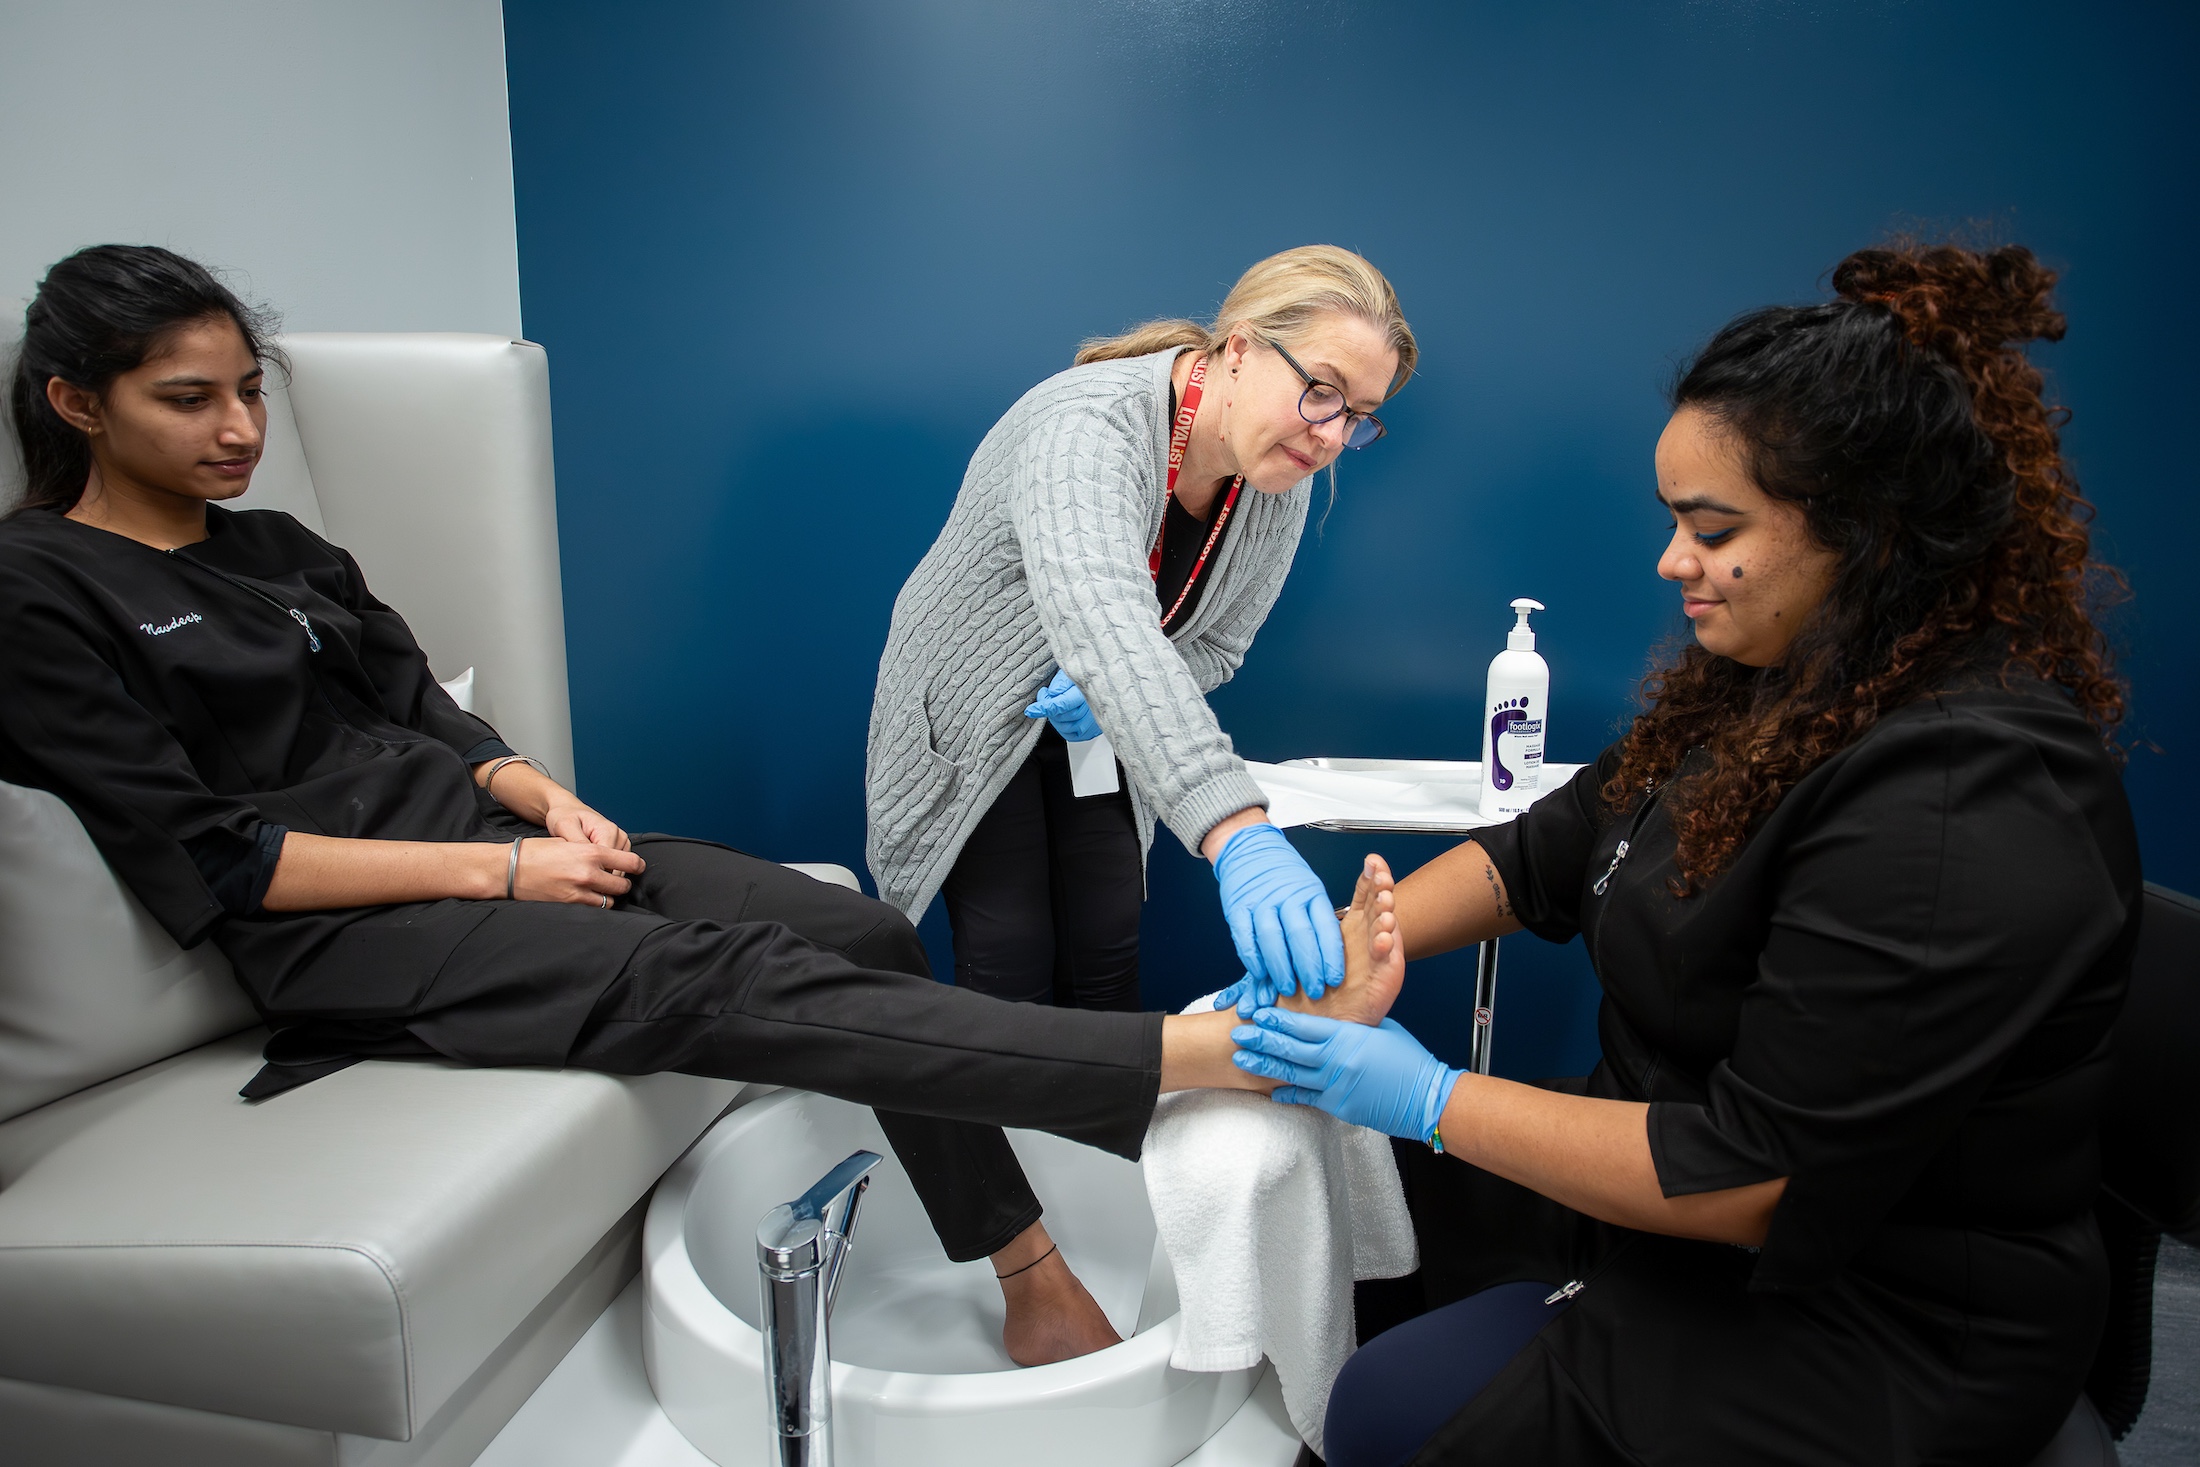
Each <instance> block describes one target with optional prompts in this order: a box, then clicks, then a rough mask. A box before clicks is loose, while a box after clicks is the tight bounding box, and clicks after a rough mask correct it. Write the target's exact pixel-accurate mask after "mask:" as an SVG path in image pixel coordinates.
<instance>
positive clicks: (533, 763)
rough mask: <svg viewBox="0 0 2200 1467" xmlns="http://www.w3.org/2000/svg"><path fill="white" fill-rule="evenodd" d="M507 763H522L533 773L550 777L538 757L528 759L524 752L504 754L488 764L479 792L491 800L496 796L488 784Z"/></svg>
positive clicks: (495, 779) (494, 780) (493, 780)
mask: <svg viewBox="0 0 2200 1467" xmlns="http://www.w3.org/2000/svg"><path fill="white" fill-rule="evenodd" d="M507 764H524V765H526V766H527V767H528V768H530V769H532V770H534V771H535V773H537V774H539V775H541V776H542V777H543V778H544V779H548V778H550V771H549V770H547V769H545V768H543V764H542V761H541V760H540V759H530V758H528V757H527V756H526V755H525V754H506V755H505V756H504V757H503V758H501V759H499V760H497V761H496V762H495V763H493V764H491V765H490V766H489V772H488V773H487V774H485V775H483V776H482V777H481V792H482V793H483V794H485V795H487V796H488V797H489V798H490V799H492V800H495V799H496V797H497V796H496V791H495V790H493V789H491V788H490V786H491V785H493V784H495V783H496V782H497V773H498V771H500V770H501V769H503V768H504V766H505V765H507ZM497 803H498V804H503V803H504V802H503V801H502V800H498V801H497Z"/></svg>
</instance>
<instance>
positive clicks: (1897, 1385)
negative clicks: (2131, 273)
mask: <svg viewBox="0 0 2200 1467" xmlns="http://www.w3.org/2000/svg"><path fill="white" fill-rule="evenodd" d="M1833 282H1834V287H1835V290H1836V291H1837V293H1838V296H1839V299H1837V300H1835V301H1833V302H1831V303H1828V304H1825V305H1820V306H1812V307H1807V308H1796V309H1788V308H1781V309H1774V310H1767V311H1759V312H1757V313H1755V314H1752V315H1749V316H1745V317H1743V318H1741V319H1740V320H1738V321H1736V322H1735V323H1734V324H1733V325H1731V326H1729V327H1727V328H1726V329H1725V330H1724V331H1722V332H1721V333H1719V335H1718V336H1717V337H1716V338H1715V339H1714V340H1713V341H1712V342H1711V344H1710V345H1709V346H1708V347H1707V348H1706V349H1705V350H1704V352H1703V354H1702V355H1701V356H1700V357H1698V358H1697V360H1696V361H1695V363H1694V365H1693V366H1692V367H1691V368H1690V369H1689V370H1688V371H1687V373H1686V374H1685V375H1684V376H1683V377H1682V378H1681V380H1680V382H1679V384H1678V386H1677V388H1676V390H1675V393H1674V407H1675V412H1674V414H1673V418H1672V421H1671V423H1670V424H1669V425H1668V426H1667V428H1666V430H1665V435H1664V437H1663V438H1662V439H1661V440H1660V442H1659V444H1658V450H1657V494H1658V498H1659V500H1660V502H1661V503H1662V504H1663V506H1664V508H1665V509H1666V510H1667V511H1668V512H1669V513H1670V514H1671V515H1672V518H1673V523H1674V531H1673V538H1672V541H1671V543H1670V544H1669V545H1668V546H1667V548H1666V550H1665V553H1664V556H1663V558H1662V559H1661V560H1660V561H1659V563H1658V573H1659V574H1660V575H1662V576H1663V577H1665V579H1667V580H1669V581H1673V582H1675V583H1677V584H1678V586H1679V587H1680V591H1681V596H1682V608H1683V610H1684V611H1685V612H1686V613H1687V614H1688V616H1689V617H1690V619H1691V620H1692V621H1693V622H1694V624H1695V631H1696V640H1697V644H1698V645H1696V646H1694V647H1691V648H1688V649H1687V650H1686V651H1684V652H1683V653H1681V654H1680V656H1679V657H1678V658H1677V659H1676V660H1675V661H1674V662H1673V663H1672V665H1670V666H1668V667H1667V668H1665V669H1664V670H1663V671H1662V672H1659V673H1658V674H1656V675H1655V676H1654V677H1652V679H1651V680H1650V682H1649V684H1648V692H1649V697H1650V703H1649V707H1648V709H1647V710H1646V711H1645V712H1644V713H1643V714H1642V715H1641V716H1640V717H1639V718H1637V719H1636V720H1635V722H1634V725H1633V727H1632V728H1631V729H1629V731H1628V733H1627V735H1626V736H1625V737H1624V738H1623V739H1621V740H1620V742H1618V743H1617V744H1615V745H1613V746H1612V747H1611V748H1610V749H1608V750H1606V751H1605V753H1604V755H1603V757H1602V758H1601V759H1599V760H1598V761H1597V762H1596V764H1595V765H1594V766H1592V767H1591V768H1589V769H1585V770H1583V771H1582V773H1581V774H1580V775H1578V776H1577V777H1576V778H1575V779H1574V780H1573V781H1572V782H1571V783H1570V784H1569V785H1568V786H1566V787H1565V788H1563V789H1560V790H1557V791H1554V792H1552V793H1551V794H1549V795H1548V796H1546V797H1545V798H1544V799H1543V800H1542V802H1541V803H1539V804H1537V805H1536V806H1535V807H1534V808H1533V809H1531V810H1530V811H1529V812H1528V813H1527V814H1526V815H1523V816H1521V817H1520V818H1519V819H1518V820H1516V821H1514V822H1512V823H1511V824H1509V825H1506V826H1502V827H1498V828H1496V829H1494V830H1491V831H1488V832H1485V833H1484V834H1482V835H1480V836H1478V837H1477V838H1476V839H1475V840H1473V841H1470V842H1468V843H1467V844H1465V845H1463V846H1461V847H1459V848H1458V849H1456V850H1454V851H1452V852H1450V853H1449V854H1447V855H1445V856H1443V857H1441V858H1439V859H1438V860H1436V861H1434V862H1431V863H1430V864H1429V865H1428V866H1426V867H1424V868H1422V869H1421V870H1419V871H1417V872H1415V873H1414V874H1413V875H1412V876H1411V877H1409V878H1408V879H1407V880H1406V881H1405V882H1403V883H1402V884H1400V885H1399V886H1398V887H1397V888H1396V891H1395V894H1394V895H1393V894H1392V893H1391V892H1390V890H1389V887H1390V877H1389V873H1388V871H1387V869H1386V868H1385V867H1384V866H1383V864H1382V863H1381V862H1380V861H1379V860H1375V859H1371V860H1370V862H1369V864H1368V869H1367V877H1366V879H1365V880H1364V881H1363V882H1362V892H1361V896H1360V898H1359V901H1360V902H1361V903H1372V904H1373V905H1374V906H1375V907H1377V908H1378V909H1385V910H1380V911H1379V913H1378V915H1377V916H1376V917H1375V919H1374V923H1373V930H1372V934H1371V935H1370V936H1368V937H1366V939H1365V940H1367V941H1370V942H1372V943H1373V944H1374V947H1373V949H1372V951H1371V952H1370V953H1369V954H1367V956H1370V957H1373V958H1376V959H1378V960H1379V968H1378V970H1377V972H1376V974H1375V978H1374V984H1373V986H1375V987H1379V988H1385V989H1392V988H1394V987H1395V985H1396V983H1397V982H1398V981H1399V979H1400V977H1401V976H1402V973H1401V971H1400V970H1401V968H1402V964H1403V961H1404V959H1405V958H1406V957H1408V956H1411V957H1420V956H1424V955H1427V954H1430V953H1437V952H1442V951H1445V950H1446V949H1449V948H1455V947H1459V946H1461V945H1463V944H1466V943H1471V942H1476V941H1481V940H1485V939H1489V938H1493V937H1496V936H1498V935H1500V934H1502V933H1507V932H1516V931H1519V930H1520V929H1521V928H1523V927H1525V928H1526V929H1528V930H1529V931H1531V932H1533V933H1535V934H1537V935H1538V936H1541V937H1546V938H1550V939H1552V940H1554V941H1565V940H1567V939H1569V938H1571V937H1573V936H1574V935H1576V934H1579V935H1580V936H1581V937H1582V939H1583V941H1584V942H1585V943H1586V945H1587V947H1588V950H1589V956H1590V959H1591V961H1592V962H1593V963H1594V964H1595V966H1596V971H1597V976H1598V978H1599V980H1600V981H1601V983H1602V985H1603V988H1604V994H1605V997H1604V1003H1603V1008H1602V1010H1601V1012H1600V1015H1599V1020H1598V1027H1599V1031H1600V1036H1601V1039H1602V1042H1603V1051H1604V1052H1603V1058H1602V1061H1601V1062H1600V1063H1599V1064H1598V1066H1597V1068H1596V1071H1595V1073H1594V1074H1592V1075H1590V1076H1589V1077H1588V1079H1587V1080H1586V1081H1585V1082H1580V1081H1577V1082H1572V1083H1570V1084H1555V1085H1551V1086H1547V1087H1542V1088H1538V1087H1531V1086H1525V1085H1516V1084H1512V1083H1509V1082H1507V1081H1503V1080H1496V1079H1491V1078H1488V1077H1485V1076H1480V1075H1462V1074H1461V1073H1459V1072H1458V1071H1455V1070H1451V1069H1449V1068H1447V1067H1446V1066H1445V1065H1444V1064H1443V1063H1442V1062H1440V1061H1438V1060H1436V1059H1435V1058H1433V1057H1432V1056H1430V1055H1429V1054H1428V1052H1427V1051H1426V1050H1424V1049H1422V1048H1421V1046H1420V1045H1419V1044H1417V1043H1416V1042H1415V1041H1414V1040H1413V1038H1412V1036H1411V1035H1409V1034H1407V1033H1406V1032H1405V1031H1404V1030H1403V1029H1400V1028H1398V1027H1397V1026H1396V1025H1395V1024H1388V1025H1386V1026H1384V1027H1383V1028H1380V1029H1370V1028H1367V1027H1365V1026H1363V1025H1357V1024H1349V1025H1341V1024H1336V1023H1333V1022H1330V1021H1328V1020H1326V1019H1321V1018H1310V1017H1301V1016H1298V1015H1294V1014H1289V1013H1282V1012H1279V1011H1277V1010H1274V1009H1265V1010H1261V1011H1260V1012H1258V1013H1257V1014H1256V1015H1255V1023H1254V1024H1251V1025H1248V1026H1246V1027H1245V1028H1244V1029H1242V1030H1241V1031H1239V1032H1240V1034H1241V1035H1242V1038H1241V1040H1240V1042H1241V1043H1243V1044H1245V1045H1246V1046H1248V1048H1249V1050H1250V1051H1252V1052H1249V1053H1247V1054H1246V1055H1244V1056H1243V1060H1242V1062H1243V1063H1245V1064H1246V1065H1247V1066H1248V1067H1249V1068H1251V1069H1253V1070H1254V1071H1256V1072H1258V1073H1260V1074H1262V1075H1264V1076H1267V1077H1270V1078H1274V1079H1279V1080H1285V1081H1288V1082H1289V1083H1290V1084H1291V1085H1293V1086H1295V1087H1297V1088H1296V1089H1293V1090H1288V1091H1280V1092H1278V1095H1277V1098H1278V1099H1281V1100H1294V1101H1302V1102H1311V1103H1313V1104H1316V1105H1320V1106H1322V1107H1323V1108H1324V1109H1327V1110H1329V1111H1331V1112H1332V1113H1334V1114H1336V1115H1339V1116H1342V1117H1343V1118H1345V1119H1347V1120H1351V1121H1356V1122H1358V1123H1360V1124H1363V1125H1369V1126H1375V1127H1378V1128H1380V1129H1383V1130H1386V1131H1388V1132H1389V1133H1390V1134H1392V1135H1393V1136H1397V1137H1400V1138H1402V1139H1404V1140H1406V1141H1411V1142H1416V1143H1418V1142H1433V1143H1436V1146H1435V1149H1428V1148H1424V1147H1422V1146H1419V1145H1412V1146H1400V1147H1399V1155H1400V1157H1401V1161H1402V1165H1403V1169H1404V1172H1405V1179H1406V1191H1407V1197H1408V1201H1409V1204H1410V1206H1411V1208H1412V1210H1413V1214H1414V1219H1415V1226H1416V1230H1417V1232H1418V1233H1419V1235H1420V1240H1421V1256H1422V1259H1423V1266H1422V1271H1421V1275H1420V1280H1421V1292H1422V1293H1423V1294H1424V1295H1425V1298H1424V1299H1423V1300H1422V1301H1421V1302H1422V1303H1423V1304H1424V1305H1425V1306H1426V1307H1427V1308H1428V1309H1429V1310H1430V1311H1431V1312H1428V1313H1425V1314H1422V1315H1421V1316H1420V1317H1418V1318H1415V1319H1412V1320H1410V1321H1409V1322H1407V1323H1404V1324H1401V1325H1399V1326H1398V1327H1397V1328H1395V1329H1393V1330H1391V1331H1390V1332H1388V1333H1386V1334H1383V1335H1381V1336H1379V1337H1378V1338H1376V1339H1375V1340H1373V1341H1372V1342H1371V1343H1370V1344H1369V1346H1368V1347H1367V1348H1366V1349H1365V1350H1362V1351H1361V1352H1360V1353H1359V1354H1358V1355H1356V1356H1354V1357H1353V1359H1352V1361H1351V1362H1350V1363H1349V1364H1348V1365H1347V1366H1346V1367H1345V1370H1344V1372H1343V1374H1342V1375H1341V1376H1340V1377H1339V1379H1338V1382H1337V1385H1336V1388H1335V1391H1334V1392H1333V1394H1332V1396H1331V1398H1330V1405H1329V1412H1328V1418H1327V1441H1326V1449H1327V1451H1328V1454H1329V1461H1330V1463H1331V1467H1394V1464H1400V1463H1405V1462H1408V1461H1410V1462H1413V1463H1415V1464H1420V1467H1437V1464H1454V1463H1470V1462H1475V1463H1480V1462H1487V1463H1493V1464H1494V1463H1501V1464H1508V1467H1510V1464H1519V1463H1536V1462H1550V1463H1561V1462H1562V1463H1567V1464H1569V1467H1594V1464H1600V1463H1610V1464H1614V1467H1617V1464H1621V1463H1628V1464H1640V1463H1645V1462H1655V1463H1687V1464H1691V1467H1718V1464H1727V1463H1732V1464H1745V1463H1746V1464H1760V1463H1771V1462H1780V1463H1823V1464H1835V1463H1853V1464H1858V1467H1863V1464H1871V1467H1892V1464H1901V1463H1922V1462H1930V1463H1936V1464H1962V1463H1977V1464H1981V1467H2014V1464H2018V1463H2022V1462H2024V1461H2026V1460H2028V1459H2030V1458H2031V1457H2032V1455H2033V1454H2034V1453H2036V1452H2037V1451H2038V1450H2039V1449H2040V1448H2041V1447H2042V1446H2044V1445H2045V1444H2046V1442H2047V1441H2048V1439H2049V1438H2050V1437H2051V1436H2052V1435H2053V1434H2054V1433H2055V1431H2056V1429H2057V1427H2058V1426H2059V1425H2060V1424H2061V1423H2062V1421H2063V1419H2064V1417H2065V1415H2066V1413H2067V1412H2068V1411H2069V1410H2070V1408H2071V1406H2072V1403H2073V1402H2074V1401H2075V1400H2076V1399H2077V1396H2078V1391H2079V1387H2080V1385H2081V1383H2082V1382H2083V1381H2084V1379H2085V1375H2086V1371H2087V1368H2088V1365H2089V1364H2090V1362H2091V1359H2092V1355H2093V1349H2094V1343H2095V1340H2096V1339H2097V1338H2098V1335H2099V1332H2100V1328H2101V1322H2102V1318H2103V1314H2104V1310H2105V1308H2106V1300H2107V1277H2106V1263H2105V1258H2104V1254H2103V1251H2102V1245H2101V1239H2100V1235H2099V1233H2098V1231H2097V1230H2096V1228H2095V1225H2094V1221H2093V1212H2092V1207H2093V1200H2094V1193H2095V1190H2096V1188H2097V1186H2098V1180H2099V1159H2098V1156H2097V1154H2096V1146H2095V1140H2094V1125H2095V1122H2096V1119H2097V1114H2098V1111H2099V1108H2100V1104H2101V1099H2102V1095H2103V1091H2104V1086H2105V1083H2106V1079H2107V1072H2108V1049H2107V1045H2108V1039H2109V1033H2110V1027H2111V1025H2112V1023H2113V1022H2114V1020H2115V1017H2116V1012H2117V1009H2118V1007H2119V1005H2120V1004H2121V1002H2122V998H2123V991H2124V984H2125V981H2126V979H2127V977H2128V975H2129V973H2130V968H2131V958H2132V952H2133V947H2134V943H2135V941H2136V939H2137V935H2138V920H2139V902H2140V884H2139V857H2138V850H2137V846H2136V843H2135V840H2134V836H2133V831H2132V821H2131V811H2130V809H2129V807H2128V806H2127V805H2126V803H2125V799H2124V793H2123V787H2122V784H2121V782H2120V781H2119V778H2118V774H2117V768H2116V761H2115V760H2114V759H2113V758H2112V757H2111V756H2110V754H2109V752H2108V750H2107V749H2106V748H2104V742H2103V741H2104V735H2105V733H2106V731H2107V730H2108V729H2109V728H2110V727H2112V726H2113V725H2114V724H2115V723H2116V721H2117V720H2118V718H2119V717H2120V715H2121V713H2122V708H2123V693H2122V689H2121V687H2120V685H2119V684H2118V683H2117V682H2116V681H2115V680H2114V679H2113V678H2112V677H2111V675H2110V673H2109V671H2108V670H2107V665H2106V659H2105V657H2104V654H2103V651H2102V640H2101V637H2100V634H2099V633H2098V631H2097V630H2096V629H2095V627H2094V625H2093V622H2092V620H2091V619H2090V616H2089V614H2088V605H2087V582H2088V577H2089V574H2090V573H2091V572H2092V571H2093V569H2094V567H2092V566H2091V565H2090V564H2089V563H2088V561H2087V536H2086V530H2085V521H2086V518H2087V513H2088V512H2087V508H2086V506H2085V504H2084V502H2083V501H2082V500H2081V499H2079V498H2078V491H2077V486H2076V484H2075V483H2074V482H2073V481H2072V479H2071V477H2070V474H2069V472H2068V470H2067V469H2066V467H2065V466H2064V463H2063V461H2062V458H2061V456H2060V451H2059V448H2058V444H2057V437H2056V431H2055V421H2056V420H2055V416H2054V415H2053V414H2052V413H2051V412H2050V411H2049V409H2048V408H2047V407H2046V406H2045V405H2044V404H2043V403H2042V401H2041V399H2040V377H2039V374H2038V373H2037V372H2036V371H2034V370H2033V369H2032V368H2031V367H2030V366H2029V365H2028V364H2027V363H2026V362H2025V360H2024V357H2023V355H2022V352H2021V344H2022V343H2023V342H2025V341H2028V340H2031V339H2033V338H2036V337H2046V338H2049V339H2055V338H2059V337H2060V336H2061V335H2062V324H2063V323H2062V317H2061V316H2060V315H2059V314H2058V313H2057V312H2055V311H2054V310H2053V309H2052V308H2051V307H2050V305H2049V302H2048V294H2049V290H2050V288H2051V286H2052V285H2053V283H2054V277H2053V276H2052V275H2051V274H2049V273H2048V272H2047V271H2046V270H2044V269H2042V268H2041V267H2040V266H2039V265H2038V264H2037V263H2036V262H2035V261H2034V260H2033V258H2032V256H2031V255H2030V254H2029V253H2027V252H2026V251H2024V250H2022V249H2015V248H2009V249H2001V250H1996V251H1994V252H1993V253H1991V254H1976V253H1972V252H1969V251H1965V250H1960V249H1954V248H1933V249H1901V250H1867V251H1864V252H1862V253H1859V254H1856V255H1852V256H1851V257H1850V258H1849V259H1847V260H1846V261H1844V262H1843V263H1842V264H1841V266H1840V267H1839V268H1838V269H1836V270H1835V272H1834V275H1833ZM1393 907H1394V910H1387V909H1390V908H1393ZM1354 930H1355V927H1354V924H1351V923H1348V924H1347V931H1348V933H1351V932H1353V931H1354ZM1360 930H1361V931H1363V932H1365V931H1366V930H1367V929H1365V928H1361V929H1360ZM1362 982H1363V987H1362V989H1361V991H1360V992H1359V993H1358V994H1357V995H1356V997H1357V998H1358V999H1359V1000H1360V1001H1362V1002H1365V1001H1366V1000H1367V999H1368V998H1370V997H1371V995H1370V994H1369V993H1368V992H1367V985H1366V982H1365V980H1362ZM1439 1153H1443V1154H1439Z"/></svg>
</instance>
